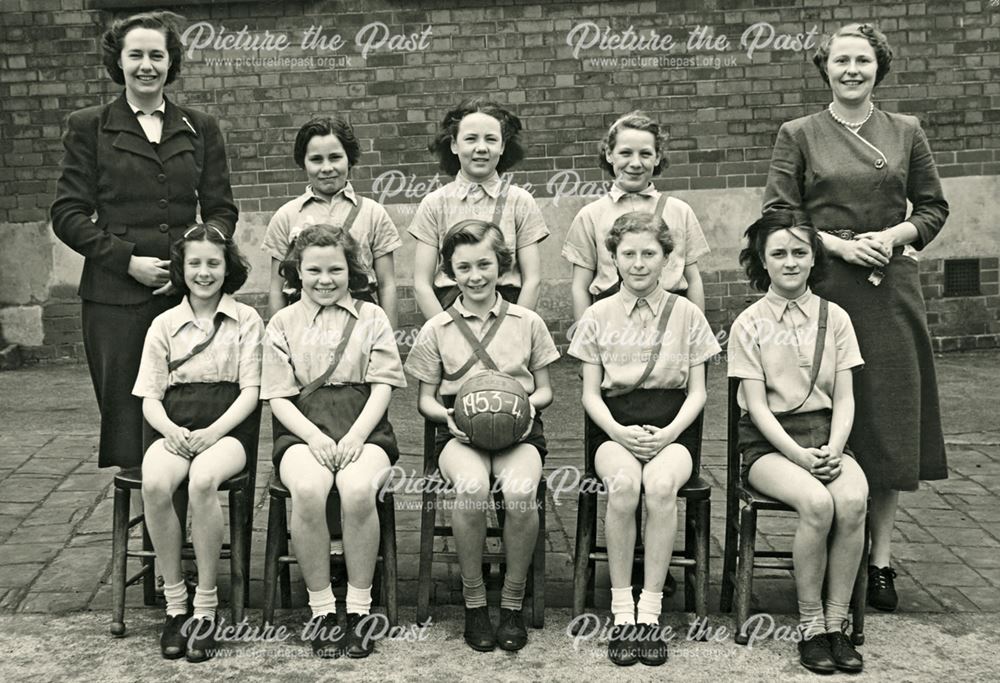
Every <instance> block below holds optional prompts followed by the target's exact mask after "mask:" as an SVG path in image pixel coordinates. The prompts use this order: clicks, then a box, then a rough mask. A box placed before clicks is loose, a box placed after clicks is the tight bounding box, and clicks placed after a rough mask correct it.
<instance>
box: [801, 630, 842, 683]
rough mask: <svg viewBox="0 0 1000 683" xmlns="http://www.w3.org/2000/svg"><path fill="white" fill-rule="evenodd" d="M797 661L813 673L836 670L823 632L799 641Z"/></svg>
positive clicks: (827, 672)
mask: <svg viewBox="0 0 1000 683" xmlns="http://www.w3.org/2000/svg"><path fill="white" fill-rule="evenodd" d="M799 663H800V664H802V666H804V667H805V668H807V669H809V670H810V671H812V672H813V673H815V674H824V675H826V674H832V673H833V672H834V671H836V670H837V664H836V663H835V662H834V661H833V654H832V653H831V652H830V641H829V640H827V637H826V634H825V633H821V634H820V635H818V636H813V637H812V638H809V639H808V640H800V641H799Z"/></svg>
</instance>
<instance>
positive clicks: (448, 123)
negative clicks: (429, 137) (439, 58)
mask: <svg viewBox="0 0 1000 683" xmlns="http://www.w3.org/2000/svg"><path fill="white" fill-rule="evenodd" d="M477 112H478V113H482V114H487V115H489V116H492V117H493V118H495V119H496V120H497V121H499V122H500V137H501V138H502V139H503V143H504V148H503V154H501V155H500V160H499V161H498V162H497V173H503V172H504V171H506V170H508V169H510V168H513V167H514V166H515V165H517V162H519V161H521V159H523V158H524V149H523V148H522V147H521V140H520V133H521V119H519V118H517V116H515V115H514V113H513V112H511V111H510V110H508V109H504V108H503V107H502V106H500V105H499V104H497V103H496V102H492V101H490V100H486V99H482V98H475V99H469V100H464V101H463V102H462V103H461V104H459V105H458V106H457V107H455V108H454V109H452V110H451V111H449V112H448V113H447V114H445V115H444V119H443V120H442V121H441V128H440V130H439V131H438V134H437V135H436V136H434V140H433V141H432V142H431V143H430V144H429V145H427V149H429V150H430V152H431V153H432V154H433V155H434V156H436V157H437V158H438V164H439V165H440V167H441V170H442V171H444V172H445V173H447V174H448V175H458V172H459V171H460V170H461V168H462V164H461V162H460V161H459V159H458V156H457V155H456V154H455V153H454V152H452V151H451V142H452V140H454V139H455V137H456V136H457V135H458V125H459V124H460V123H461V122H462V119H464V118H465V117H466V116H468V115H469V114H475V113H477Z"/></svg>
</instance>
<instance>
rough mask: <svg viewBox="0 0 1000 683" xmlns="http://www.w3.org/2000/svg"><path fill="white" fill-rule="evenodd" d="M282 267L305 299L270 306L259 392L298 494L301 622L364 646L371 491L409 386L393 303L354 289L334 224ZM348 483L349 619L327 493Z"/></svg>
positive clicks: (354, 277) (335, 645) (358, 653)
mask: <svg viewBox="0 0 1000 683" xmlns="http://www.w3.org/2000/svg"><path fill="white" fill-rule="evenodd" d="M281 275H282V276H283V277H284V278H285V279H286V280H288V281H289V282H290V283H291V284H293V285H294V286H295V287H296V288H297V289H299V290H301V292H302V298H301V299H300V300H299V301H297V302H296V303H294V304H292V305H290V306H288V307H286V308H283V309H281V310H280V311H278V312H277V313H275V314H274V317H273V318H271V321H270V323H269V324H268V326H267V332H266V335H265V340H264V361H263V373H262V382H261V398H263V399H265V400H268V401H270V405H271V412H272V413H273V414H274V419H275V420H274V468H275V470H276V471H277V472H279V474H280V476H281V481H282V482H283V483H284V485H285V486H286V487H287V488H288V490H289V492H290V493H291V497H292V520H291V536H292V547H293V549H294V551H295V557H296V559H297V560H298V563H299V568H300V569H301V570H302V576H303V578H304V579H305V583H306V588H307V591H308V593H309V607H310V608H311V610H312V620H311V621H310V624H309V626H308V628H307V630H306V631H305V633H306V635H307V636H308V635H311V642H312V647H313V651H314V652H315V653H316V654H317V655H319V656H321V657H329V658H334V657H339V656H341V655H344V654H346V655H347V656H348V657H367V656H368V655H369V654H371V652H372V650H373V649H374V644H373V643H372V642H371V641H370V640H369V639H366V638H364V637H363V632H362V631H363V628H360V629H359V625H363V618H364V616H365V615H367V614H368V613H369V610H370V608H371V602H372V598H371V586H372V577H373V576H374V572H375V561H376V557H377V555H378V546H379V520H378V513H377V510H376V507H375V502H376V501H375V496H376V494H377V492H378V490H379V488H380V486H381V485H382V483H383V481H384V480H385V478H386V476H387V475H388V473H389V468H390V466H391V464H392V463H394V462H395V461H396V460H397V459H398V458H399V449H398V448H397V446H396V436H395V434H394V433H393V431H392V426H391V425H390V424H389V421H388V419H387V417H386V411H387V409H388V407H389V399H390V396H391V394H392V388H393V387H404V386H406V380H405V379H404V377H403V368H402V365H401V363H400V359H399V351H398V350H397V349H396V342H395V339H394V338H393V334H392V327H391V326H390V325H389V320H388V318H387V317H386V314H385V312H384V311H383V310H382V309H381V308H379V307H378V306H376V305H375V304H373V303H369V302H365V301H359V300H356V299H353V298H352V297H351V291H352V290H356V289H357V288H358V287H359V286H360V285H362V284H364V282H365V272H364V270H363V269H362V268H361V266H360V263H359V261H358V256H357V245H356V244H355V242H354V240H353V238H352V237H351V236H350V234H349V233H348V232H346V231H345V230H344V229H342V228H339V227H333V226H330V225H322V224H321V225H314V226H311V227H309V228H306V229H305V230H303V231H302V233H301V234H300V235H299V236H298V238H297V239H296V240H295V246H294V248H293V249H292V251H291V253H290V254H289V259H288V260H287V261H286V262H285V263H284V264H283V265H282V272H281ZM334 486H336V487H337V492H338V493H339V494H340V500H341V508H342V514H343V529H344V555H345V560H346V563H347V605H346V607H347V620H346V621H347V628H346V629H341V628H339V627H338V624H337V617H336V603H335V600H334V596H333V591H332V588H331V585H330V532H329V528H328V526H327V520H326V502H327V497H328V495H329V493H330V490H331V489H332V488H333V487H334Z"/></svg>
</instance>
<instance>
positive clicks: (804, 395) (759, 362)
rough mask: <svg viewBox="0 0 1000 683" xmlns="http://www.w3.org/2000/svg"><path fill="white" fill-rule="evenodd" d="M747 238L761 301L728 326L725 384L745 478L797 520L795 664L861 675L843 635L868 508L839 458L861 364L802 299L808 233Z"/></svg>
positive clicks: (837, 325) (811, 271) (811, 274)
mask: <svg viewBox="0 0 1000 683" xmlns="http://www.w3.org/2000/svg"><path fill="white" fill-rule="evenodd" d="M746 236H747V246H746V248H745V249H743V251H742V252H740V263H742V264H743V266H744V267H745V268H746V273H747V277H748V278H749V279H750V282H751V284H752V285H753V286H754V287H756V288H757V289H758V290H760V291H762V292H765V294H764V297H763V298H762V299H759V300H758V301H757V302H755V303H754V304H752V305H751V306H750V307H748V308H747V309H746V310H745V311H743V313H741V314H740V315H739V317H737V318H736V321H735V322H734V323H733V327H732V333H731V335H730V339H729V376H730V377H737V378H739V379H740V389H739V394H738V400H739V404H740V407H741V408H742V409H743V415H742V417H741V418H740V422H739V449H740V453H741V454H742V458H743V463H742V467H743V476H744V477H745V478H746V479H747V480H748V481H749V483H750V485H751V486H753V487H754V488H755V489H757V490H758V491H760V492H761V493H764V494H765V495H768V496H771V497H773V498H776V499H778V500H780V501H782V502H784V503H786V504H788V505H790V506H791V507H793V508H795V511H796V512H798V514H799V523H798V528H797V529H796V531H795V540H794V542H793V544H792V562H793V564H794V567H795V589H796V593H797V597H798V601H799V623H800V626H799V629H800V633H801V640H800V641H799V643H798V649H799V661H800V662H801V664H802V666H804V667H805V668H806V669H809V670H810V671H813V672H816V673H821V674H829V673H833V672H834V671H837V670H840V671H845V672H849V673H858V672H860V671H861V670H862V668H863V661H862V658H861V655H860V654H858V652H857V651H856V650H855V649H854V647H853V646H852V645H851V641H850V639H849V638H848V636H847V635H846V633H845V632H846V625H847V623H848V620H847V613H848V606H849V603H850V599H851V593H852V591H853V586H854V579H855V576H856V574H857V571H858V563H859V562H860V560H861V552H862V546H863V543H864V522H865V509H866V504H867V499H868V482H867V481H866V479H865V475H864V473H863V472H862V471H861V467H860V466H859V465H858V463H857V462H855V460H854V457H853V455H852V453H851V451H850V449H849V448H848V447H847V437H848V435H849V434H850V433H851V426H852V424H853V422H854V394H853V387H852V383H853V377H852V371H854V370H857V369H859V368H861V366H862V363H863V361H862V359H861V353H860V351H859V350H858V342H857V338H856V337H855V336H854V328H853V326H852V325H851V320H850V318H849V317H848V315H847V313H845V312H844V310H843V309H842V308H841V307H840V306H838V305H836V304H834V303H830V302H827V301H825V300H823V299H820V298H819V297H818V296H816V295H815V294H813V293H812V291H810V288H809V287H810V284H812V283H813V282H815V281H817V280H819V279H820V278H821V276H822V271H823V268H824V265H825V261H824V258H825V253H824V252H823V247H822V242H821V241H820V239H819V237H818V234H817V232H816V230H815V229H813V228H812V227H808V226H803V225H800V224H798V223H797V222H796V220H795V216H794V214H793V213H792V212H791V211H786V210H776V211H769V212H767V213H765V214H764V215H763V216H762V217H761V218H760V220H758V221H757V222H756V223H754V224H753V225H751V226H750V227H749V228H748V229H747V231H746ZM824 584H825V586H826V605H825V606H824V604H823V602H822V596H823V587H824Z"/></svg>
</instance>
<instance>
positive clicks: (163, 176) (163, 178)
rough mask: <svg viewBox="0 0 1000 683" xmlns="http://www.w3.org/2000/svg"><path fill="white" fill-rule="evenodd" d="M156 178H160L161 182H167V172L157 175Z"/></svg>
mask: <svg viewBox="0 0 1000 683" xmlns="http://www.w3.org/2000/svg"><path fill="white" fill-rule="evenodd" d="M156 179H157V180H159V181H160V182H161V183H165V182H167V174H166V173H161V174H160V175H158V176H156Z"/></svg>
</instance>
